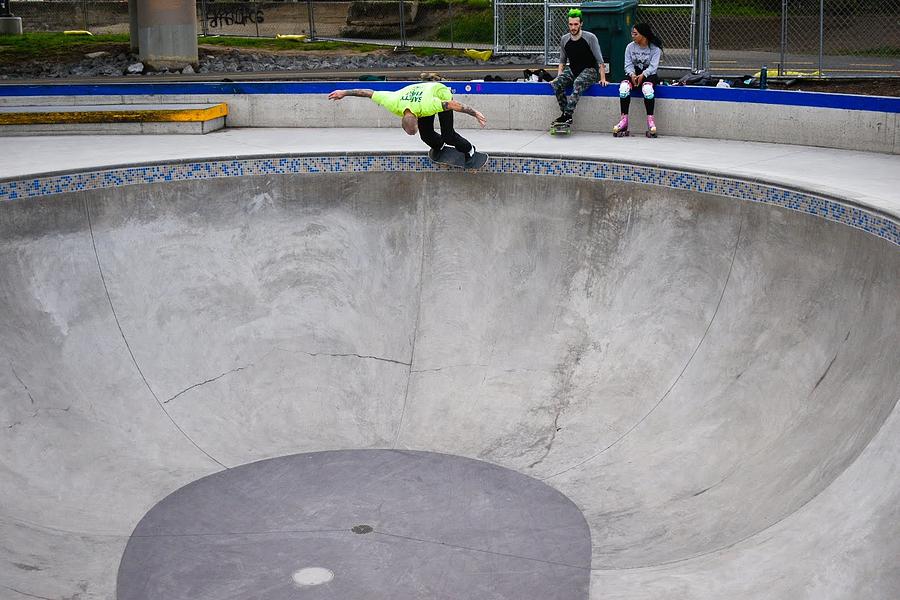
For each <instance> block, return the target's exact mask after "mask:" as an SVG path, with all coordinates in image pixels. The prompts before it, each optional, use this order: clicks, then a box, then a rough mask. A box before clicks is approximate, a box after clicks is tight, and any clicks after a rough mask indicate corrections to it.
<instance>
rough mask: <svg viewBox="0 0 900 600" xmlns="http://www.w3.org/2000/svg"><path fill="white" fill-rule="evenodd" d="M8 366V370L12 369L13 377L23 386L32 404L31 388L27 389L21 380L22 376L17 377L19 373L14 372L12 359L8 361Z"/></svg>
mask: <svg viewBox="0 0 900 600" xmlns="http://www.w3.org/2000/svg"><path fill="white" fill-rule="evenodd" d="M9 368H10V370H11V371H12V374H13V377H15V378H16V381H18V382H19V384H20V385H21V386H22V387H23V388H25V393H26V394H28V399H29V400H31V403H32V404H34V396H32V395H31V390H29V389H28V386H27V385H25V382H24V381H22V378H21V377H19V374H18V373H16V368H15V367H14V366H13V364H12V361H10V363H9Z"/></svg>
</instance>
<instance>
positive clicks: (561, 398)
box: [528, 340, 590, 469]
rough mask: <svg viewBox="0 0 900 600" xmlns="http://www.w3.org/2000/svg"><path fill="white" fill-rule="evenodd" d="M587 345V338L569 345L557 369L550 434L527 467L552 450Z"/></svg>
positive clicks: (534, 465)
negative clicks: (557, 386)
mask: <svg viewBox="0 0 900 600" xmlns="http://www.w3.org/2000/svg"><path fill="white" fill-rule="evenodd" d="M589 346H590V343H589V342H588V341H587V340H584V341H582V343H581V344H579V345H578V346H570V347H569V351H568V353H567V355H566V358H565V359H564V360H563V363H562V365H561V367H562V368H560V369H558V370H557V372H558V373H559V375H560V378H561V380H562V381H561V382H560V386H559V390H558V391H557V392H556V393H555V394H554V395H553V411H554V413H553V425H552V426H551V428H550V435H549V436H547V437H548V438H549V439H547V443H546V444H544V452H543V454H541V456H540V457H539V458H538V459H537V460H535V461H534V462H532V463H531V464H530V465H528V468H529V469H533V468H534V467H536V466H537V465H539V464H541V463H542V462H544V460H546V458H547V457H548V456H550V452H551V451H552V450H553V444H554V443H555V442H556V435H557V434H558V433H559V430H560V429H561V428H560V426H559V418H560V416H562V413H563V411H565V410H566V409H567V408H568V407H569V403H570V402H571V395H572V388H573V387H574V383H573V380H574V379H575V370H576V369H577V368H578V365H579V364H581V359H582V358H583V357H584V353H585V352H586V351H587V349H588V347H589Z"/></svg>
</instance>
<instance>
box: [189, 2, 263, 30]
mask: <svg viewBox="0 0 900 600" xmlns="http://www.w3.org/2000/svg"><path fill="white" fill-rule="evenodd" d="M205 5H206V12H205V14H204V17H203V18H204V19H205V20H206V24H207V25H208V26H209V27H210V28H211V29H215V28H217V27H231V26H234V25H258V24H260V23H262V22H263V21H264V20H265V16H264V15H263V11H262V10H261V9H260V8H259V5H258V4H257V3H256V2H226V3H216V2H215V1H214V0H206V2H205Z"/></svg>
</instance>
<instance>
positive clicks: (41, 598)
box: [3, 585, 53, 600]
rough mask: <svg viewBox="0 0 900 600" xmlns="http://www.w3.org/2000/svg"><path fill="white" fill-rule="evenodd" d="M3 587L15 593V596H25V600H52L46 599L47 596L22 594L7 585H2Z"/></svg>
mask: <svg viewBox="0 0 900 600" xmlns="http://www.w3.org/2000/svg"><path fill="white" fill-rule="evenodd" d="M3 587H5V588H6V589H8V590H12V591H13V592H15V593H17V594H22V595H23V596H25V597H27V598H39V599H40V600H53V598H48V597H47V596H36V595H34V594H29V593H28V592H23V591H22V590H17V589H16V588H12V587H9V586H8V585H4V586H3Z"/></svg>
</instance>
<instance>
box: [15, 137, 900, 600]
mask: <svg viewBox="0 0 900 600" xmlns="http://www.w3.org/2000/svg"><path fill="white" fill-rule="evenodd" d="M0 197H2V198H3V200H4V201H3V202H0V228H2V232H0V248H2V252H0V315H2V318H0V352H2V362H0V401H2V402H0V411H2V412H0V444H2V468H0V498H2V512H0V540H2V542H0V548H2V551H3V558H2V560H0V597H2V598H4V599H5V598H30V597H31V598H33V597H38V598H53V599H57V598H78V599H79V600H85V599H88V598H91V599H93V598H104V599H107V598H108V599H113V598H118V599H119V600H125V599H126V598H127V599H133V598H166V599H167V600H172V599H175V598H185V599H187V598H191V599H205V598H210V599H212V598H215V599H220V598H278V599H280V598H317V599H318V598H341V599H347V598H391V599H407V598H409V599H412V598H492V599H493V598H497V599H499V598H515V599H518V600H525V599H531V598H534V599H539V600H545V599H547V598H566V599H570V598H588V597H590V598H595V599H599V598H617V599H626V598H627V599H637V598H640V599H645V598H654V599H655V598H862V597H865V598H895V597H897V594H898V592H900V574H898V572H897V570H896V568H895V567H896V564H897V557H898V556H900V541H898V540H900V535H898V534H900V527H898V523H900V508H898V507H900V477H898V468H900V442H898V441H897V440H900V418H898V415H897V411H896V410H895V404H896V401H897V399H898V395H900V394H898V390H900V353H898V352H897V348H898V347H900V302H898V298H900V244H898V242H900V233H898V228H897V223H896V222H895V221H893V220H891V219H890V218H889V217H887V216H885V215H880V214H878V213H874V212H871V211H866V210H863V209H861V208H859V207H855V206H852V205H850V204H847V203H843V202H841V201H840V200H839V199H832V198H823V197H821V196H814V195H811V194H807V193H804V192H802V191H796V190H786V189H783V188H778V187H775V186H772V185H767V184H761V183H748V182H742V181H736V180H732V179H729V178H728V177H726V176H721V177H713V176H709V175H701V174H691V173H684V172H675V171H671V170H666V169H661V168H651V167H641V166H632V165H619V164H612V163H600V162H588V161H577V160H558V159H551V158H524V157H505V158H494V159H492V161H491V163H490V164H489V166H488V169H487V171H486V172H481V173H477V174H466V173H462V172H459V171H451V170H445V169H434V168H433V167H432V166H431V164H430V163H429V162H428V161H427V159H425V158H424V157H423V156H421V155H393V156H336V157H335V156H324V157H275V158H260V159H244V160H227V161H217V160H210V161H195V162H191V163H187V164H177V165H155V166H150V167H140V168H125V167H123V168H121V169H111V170H108V171H103V172H97V173H75V174H68V175H50V176H46V177H41V178H35V179H33V180H32V179H29V180H26V181H19V182H0Z"/></svg>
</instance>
